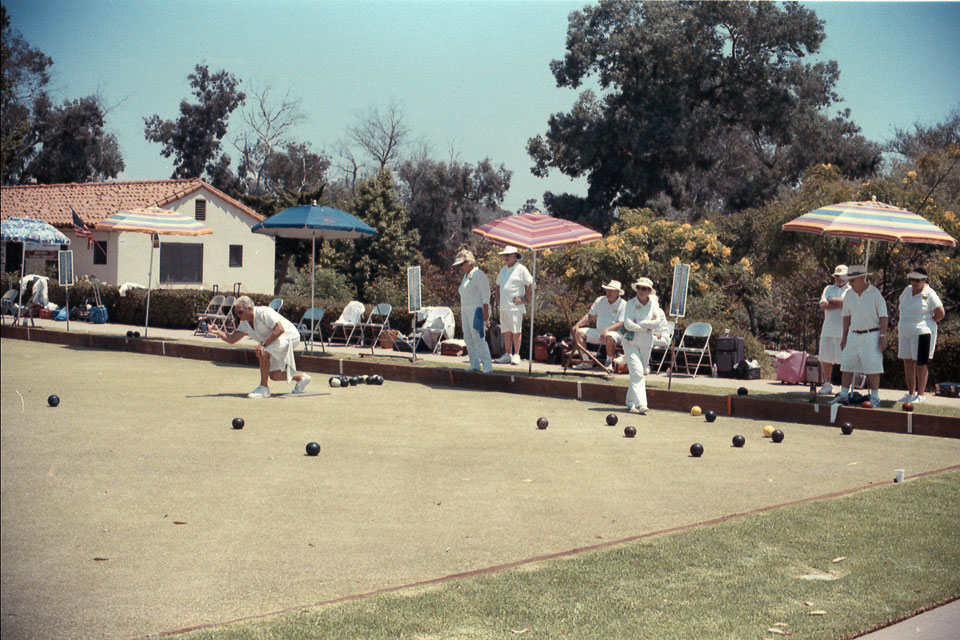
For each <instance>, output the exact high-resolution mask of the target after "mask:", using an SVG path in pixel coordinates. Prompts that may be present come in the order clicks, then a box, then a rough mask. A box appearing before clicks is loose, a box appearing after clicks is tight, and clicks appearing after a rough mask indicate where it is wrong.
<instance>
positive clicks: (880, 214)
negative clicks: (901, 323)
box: [783, 197, 957, 265]
mask: <svg viewBox="0 0 960 640" xmlns="http://www.w3.org/2000/svg"><path fill="white" fill-rule="evenodd" d="M783 230H784V231H804V232H806V233H818V234H822V235H827V236H834V237H841V238H858V239H866V240H867V255H866V259H865V260H864V265H866V264H867V263H869V261H870V243H871V241H873V240H883V241H884V242H911V243H917V244H937V245H943V246H948V247H953V246H956V244H957V241H956V240H954V239H953V237H952V236H950V234H948V233H947V232H946V231H944V230H943V229H941V228H940V227H938V226H936V225H935V224H933V223H931V222H929V221H928V220H926V219H925V218H923V217H921V216H918V215H917V214H915V213H912V212H910V211H907V210H906V209H899V208H897V207H894V206H892V205H889V204H884V203H882V202H877V199H876V197H874V198H873V200H872V201H869V202H841V203H840V204H832V205H829V206H826V207H821V208H820V209H815V210H813V211H811V212H809V213H805V214H803V215H802V216H800V217H799V218H797V219H795V220H791V221H790V222H788V223H786V224H785V225H783Z"/></svg>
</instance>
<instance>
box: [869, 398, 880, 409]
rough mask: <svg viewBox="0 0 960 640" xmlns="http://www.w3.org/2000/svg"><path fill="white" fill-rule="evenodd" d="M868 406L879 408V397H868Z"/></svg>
mask: <svg viewBox="0 0 960 640" xmlns="http://www.w3.org/2000/svg"><path fill="white" fill-rule="evenodd" d="M870 406H871V407H873V408H874V409H879V408H880V398H870Z"/></svg>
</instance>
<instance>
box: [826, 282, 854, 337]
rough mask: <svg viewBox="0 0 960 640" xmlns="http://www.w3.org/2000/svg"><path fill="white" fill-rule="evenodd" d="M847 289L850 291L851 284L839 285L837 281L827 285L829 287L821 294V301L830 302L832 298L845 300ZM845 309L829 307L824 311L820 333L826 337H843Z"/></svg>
mask: <svg viewBox="0 0 960 640" xmlns="http://www.w3.org/2000/svg"><path fill="white" fill-rule="evenodd" d="M847 291H850V285H849V284H845V285H843V286H842V287H838V286H837V285H836V283H834V284H830V285H827V288H826V289H824V290H823V295H821V296H820V303H821V304H823V303H826V302H830V299H831V298H840V299H841V300H843V297H844V296H845V295H846V294H847ZM842 313H843V309H842V308H840V309H827V310H825V311H824V312H823V329H821V330H820V335H821V336H823V337H825V338H842V337H843V317H842Z"/></svg>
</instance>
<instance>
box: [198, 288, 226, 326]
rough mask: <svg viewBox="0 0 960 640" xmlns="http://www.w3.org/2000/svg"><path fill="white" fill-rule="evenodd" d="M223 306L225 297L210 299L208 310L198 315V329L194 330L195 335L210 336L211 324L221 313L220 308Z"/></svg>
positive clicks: (216, 296)
mask: <svg viewBox="0 0 960 640" xmlns="http://www.w3.org/2000/svg"><path fill="white" fill-rule="evenodd" d="M222 306H223V296H221V295H219V294H218V295H215V296H213V297H212V298H210V302H208V303H207V306H206V308H204V310H203V311H201V312H200V313H198V314H197V328H196V329H195V330H194V332H193V335H195V336H201V335H202V336H209V335H210V323H211V322H213V318H214V316H216V315H217V314H218V313H220V307H222Z"/></svg>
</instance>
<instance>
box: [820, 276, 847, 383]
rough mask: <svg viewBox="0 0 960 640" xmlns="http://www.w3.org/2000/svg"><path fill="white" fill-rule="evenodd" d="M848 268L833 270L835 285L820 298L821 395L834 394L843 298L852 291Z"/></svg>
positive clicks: (830, 285)
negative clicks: (832, 379)
mask: <svg viewBox="0 0 960 640" xmlns="http://www.w3.org/2000/svg"><path fill="white" fill-rule="evenodd" d="M846 277H847V266H846V265H843V264H841V265H837V268H836V269H834V270H833V283H832V284H829V285H827V287H826V288H825V289H824V290H823V294H822V295H821V296H820V308H821V309H822V310H823V328H822V329H821V330H820V353H819V359H820V371H821V372H822V373H823V381H824V382H823V386H822V387H820V391H819V393H822V394H829V393H833V385H832V384H831V383H830V379H831V378H833V365H835V364H839V362H840V356H841V354H842V351H843V350H842V349H841V348H840V340H841V339H842V338H843V317H842V315H841V311H842V310H843V296H844V295H845V294H846V293H847V291H849V290H850V286H849V285H848V284H847V280H846Z"/></svg>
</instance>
